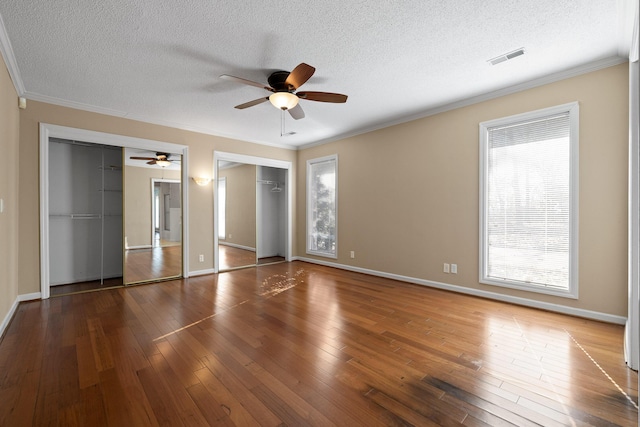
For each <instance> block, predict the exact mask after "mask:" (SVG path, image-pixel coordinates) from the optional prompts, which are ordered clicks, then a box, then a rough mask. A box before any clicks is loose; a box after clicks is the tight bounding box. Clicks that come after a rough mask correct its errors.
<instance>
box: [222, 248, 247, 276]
mask: <svg viewBox="0 0 640 427" xmlns="http://www.w3.org/2000/svg"><path fill="white" fill-rule="evenodd" d="M218 256H219V257H220V262H219V263H218V270H221V271H222V270H231V269H234V268H240V267H246V266H249V265H256V253H255V251H249V250H247V249H240V248H236V247H233V246H227V245H218Z"/></svg>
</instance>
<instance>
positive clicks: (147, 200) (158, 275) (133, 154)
mask: <svg viewBox="0 0 640 427" xmlns="http://www.w3.org/2000/svg"><path fill="white" fill-rule="evenodd" d="M124 157H125V167H124V251H125V253H124V283H125V284H127V285H129V284H137V283H144V282H149V281H156V280H164V279H169V278H175V277H180V276H181V275H182V183H181V175H182V170H181V160H182V159H181V156H180V155H178V154H172V153H158V152H149V151H145V150H138V149H131V148H125V156H124ZM156 158H162V159H164V160H160V161H157V160H154V159H156ZM164 162H166V163H164ZM158 163H160V164H158Z"/></svg>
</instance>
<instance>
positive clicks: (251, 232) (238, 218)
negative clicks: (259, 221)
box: [218, 165, 257, 249]
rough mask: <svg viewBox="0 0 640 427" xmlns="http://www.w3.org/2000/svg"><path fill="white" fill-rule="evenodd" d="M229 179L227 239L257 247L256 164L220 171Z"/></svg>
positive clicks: (219, 173)
mask: <svg viewBox="0 0 640 427" xmlns="http://www.w3.org/2000/svg"><path fill="white" fill-rule="evenodd" d="M218 176H220V177H225V178H226V180H227V200H226V202H227V209H226V211H227V214H226V218H225V220H226V227H225V228H226V230H225V231H226V235H227V236H226V239H225V240H224V243H232V244H235V245H240V246H244V247H246V248H253V249H255V247H256V179H257V177H256V166H255V165H240V166H236V167H232V168H229V169H224V170H221V171H219V172H218Z"/></svg>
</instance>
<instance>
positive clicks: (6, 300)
mask: <svg viewBox="0 0 640 427" xmlns="http://www.w3.org/2000/svg"><path fill="white" fill-rule="evenodd" d="M0 58H1V57H0ZM18 111H19V110H18V94H17V92H16V90H15V89H14V86H13V83H12V82H11V78H10V77H9V72H8V71H7V68H6V66H5V64H4V62H3V61H2V60H1V59H0V152H2V166H1V167H0V199H2V200H3V204H4V210H3V212H2V213H0V324H2V323H3V321H4V320H5V318H6V317H7V315H8V314H9V311H10V310H11V307H12V305H13V304H14V302H15V301H16V298H17V297H18V294H19V293H20V292H19V290H18V247H19V245H18V142H19V138H18V131H19V124H20V122H19V117H20V115H19V113H18ZM7 320H8V319H7Z"/></svg>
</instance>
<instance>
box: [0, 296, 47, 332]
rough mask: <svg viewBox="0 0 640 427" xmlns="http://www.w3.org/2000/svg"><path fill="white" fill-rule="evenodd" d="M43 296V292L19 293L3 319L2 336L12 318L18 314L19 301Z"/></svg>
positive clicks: (0, 329) (0, 324) (0, 328)
mask: <svg viewBox="0 0 640 427" xmlns="http://www.w3.org/2000/svg"><path fill="white" fill-rule="evenodd" d="M41 297H42V294H41V293H40V292H34V293H32V294H24V295H18V297H17V298H16V300H15V301H14V302H13V304H12V305H11V308H10V309H9V312H8V313H7V315H6V316H4V319H2V323H0V337H2V335H4V331H5V329H7V326H9V322H11V319H13V316H14V314H16V310H17V309H18V304H19V303H21V302H22V301H31V300H36V299H40V298H41Z"/></svg>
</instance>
